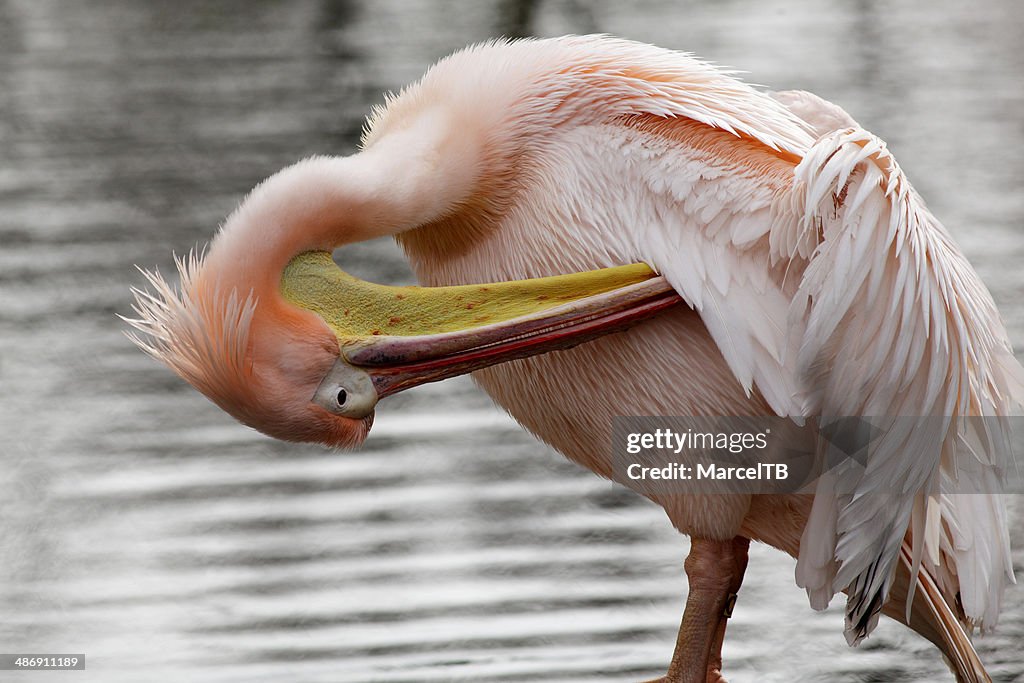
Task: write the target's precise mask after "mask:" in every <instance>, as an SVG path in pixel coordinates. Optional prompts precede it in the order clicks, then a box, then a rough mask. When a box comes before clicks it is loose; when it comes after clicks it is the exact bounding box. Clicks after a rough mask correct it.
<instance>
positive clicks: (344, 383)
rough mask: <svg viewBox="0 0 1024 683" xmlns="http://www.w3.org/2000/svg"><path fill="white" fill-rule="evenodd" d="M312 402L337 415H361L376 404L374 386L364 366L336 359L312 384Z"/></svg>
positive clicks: (360, 416)
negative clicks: (313, 384) (319, 379)
mask: <svg viewBox="0 0 1024 683" xmlns="http://www.w3.org/2000/svg"><path fill="white" fill-rule="evenodd" d="M313 403H315V404H316V405H318V406H320V407H321V408H323V409H324V410H326V411H327V412H329V413H334V414H335V415H340V416H341V417H351V418H357V419H359V418H364V417H366V416H367V415H369V414H370V413H372V412H373V407H374V406H375V405H377V390H376V389H375V388H374V386H373V380H372V379H371V378H370V375H368V374H367V373H366V372H365V371H364V370H361V369H359V368H355V367H352V366H351V365H349V364H348V363H346V362H345V361H344V360H341V359H338V360H337V361H335V363H334V365H333V366H331V369H330V370H329V371H328V372H327V374H326V375H324V378H323V379H322V380H321V381H320V386H318V387H317V388H316V393H314V394H313Z"/></svg>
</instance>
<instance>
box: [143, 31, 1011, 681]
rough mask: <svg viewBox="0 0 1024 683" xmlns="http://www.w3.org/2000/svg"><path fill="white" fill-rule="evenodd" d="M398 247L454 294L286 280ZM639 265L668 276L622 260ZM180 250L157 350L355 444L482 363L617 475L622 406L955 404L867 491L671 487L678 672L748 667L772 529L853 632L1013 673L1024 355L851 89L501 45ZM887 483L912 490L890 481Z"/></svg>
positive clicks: (777, 543)
mask: <svg viewBox="0 0 1024 683" xmlns="http://www.w3.org/2000/svg"><path fill="white" fill-rule="evenodd" d="M383 235H393V236H394V237H395V238H396V239H397V240H398V242H399V243H400V244H401V246H402V247H403V248H404V250H405V252H406V254H407V255H408V258H409V261H410V263H411V265H412V268H413V270H414V271H415V273H416V275H417V277H418V278H419V280H420V282H421V283H422V284H424V285H429V286H430V288H410V289H406V290H399V289H394V288H386V287H377V286H373V285H368V284H366V283H361V282H359V281H357V280H355V279H354V278H349V277H347V276H342V275H340V274H339V275H337V277H335V279H334V281H333V285H332V286H331V287H330V288H329V287H325V286H322V283H321V284H317V283H318V282H320V281H319V280H317V277H318V276H317V275H316V273H317V272H318V271H317V268H318V267H320V266H324V267H329V266H327V265H325V264H324V263H323V259H324V258H325V257H323V256H316V255H315V254H313V255H312V256H309V255H307V256H304V257H303V259H305V260H304V261H303V260H302V259H299V261H298V262H297V263H298V265H296V266H294V268H298V269H299V271H301V272H299V273H298V274H294V276H293V275H289V277H288V278H286V279H285V280H284V285H282V282H283V281H282V273H283V272H285V269H286V267H288V266H289V264H290V263H292V262H293V259H295V258H296V257H298V256H300V255H303V254H306V252H318V251H319V252H323V251H327V252H329V251H331V250H332V249H334V248H336V247H339V246H342V245H345V244H350V243H354V242H359V241H362V240H366V239H370V238H375V237H379V236H383ZM637 262H642V263H644V264H647V265H648V266H649V267H650V268H651V269H653V270H654V271H656V272H657V273H658V274H660V277H657V278H653V277H652V276H651V274H650V273H648V272H647V271H646V269H644V268H642V267H639V266H634V267H626V268H619V269H615V270H608V271H604V270H601V269H610V268H612V267H616V266H624V265H626V264H633V263H637ZM318 263H319V266H318V265H317V264H318ZM638 268H639V269H640V270H638ZM303 269H305V270H303ZM179 270H180V280H181V282H180V287H177V288H175V287H172V286H170V285H169V284H168V283H167V282H166V281H165V280H164V279H162V278H161V277H160V276H159V275H158V274H152V275H150V276H149V281H150V283H151V285H152V286H153V287H154V288H155V292H154V293H152V294H150V293H145V292H137V293H136V296H137V304H136V310H137V312H138V318H137V319H136V320H134V321H132V322H133V324H134V325H135V327H136V328H137V329H138V332H137V333H136V336H135V340H136V342H137V343H139V345H140V346H142V348H143V349H145V350H146V351H148V352H149V353H151V354H152V355H154V356H155V357H157V358H158V359H160V360H161V361H163V362H164V363H166V364H167V365H168V366H170V367H171V368H172V369H173V370H174V371H175V372H177V373H178V374H179V375H181V376H182V377H183V378H184V379H185V380H187V381H188V382H190V383H191V384H192V385H193V386H195V387H196V388H197V389H198V390H200V391H201V392H203V393H204V394H205V395H206V396H207V397H209V398H210V399H211V400H212V401H213V402H214V403H216V404H217V405H218V406H220V407H221V408H223V409H224V410H226V411H227V412H229V413H230V414H231V415H233V416H234V417H236V418H237V419H238V420H240V421H242V422H244V423H245V424H247V425H250V426H252V427H254V428H256V429H258V430H260V431H263V432H265V433H266V434H269V435H271V436H274V437H277V438H282V439H288V440H296V441H315V442H321V443H324V444H329V445H333V446H343V447H351V446H355V445H358V444H360V443H361V442H362V441H363V439H364V438H365V437H366V436H367V433H368V431H369V429H370V425H371V422H372V417H373V410H374V405H375V403H376V401H377V399H378V398H379V397H380V396H383V395H386V394H388V393H392V392H394V391H398V390H401V389H403V388H406V387H408V386H413V385H415V384H418V383H421V382H424V381H432V380H435V379H439V378H441V377H445V376H450V375H453V374H459V373H464V372H469V371H472V372H473V375H474V377H475V379H476V381H477V382H478V383H479V384H480V386H482V387H483V388H484V390H485V391H487V393H489V394H490V395H491V396H492V397H493V398H494V400H495V401H497V402H498V403H499V404H500V405H501V406H503V407H504V408H505V409H506V410H507V411H508V412H509V413H510V414H511V415H513V416H514V417H515V419H516V420H518V421H519V422H520V423H521V424H522V425H523V426H524V427H525V428H526V429H528V430H529V431H530V432H532V433H533V434H535V435H536V436H538V437H539V438H540V439H542V440H543V441H546V442H547V443H549V444H551V445H552V446H554V447H555V448H556V449H558V450H559V451H560V452H561V453H563V454H564V455H565V456H566V457H568V458H570V459H572V460H573V461H575V462H577V463H580V464H581V465H583V466H585V467H587V468H589V469H590V470H592V471H594V472H596V473H598V474H600V475H603V476H610V474H611V470H612V462H611V458H612V454H611V453H610V452H609V451H610V447H609V444H610V431H611V424H612V419H613V417H614V416H617V415H691V416H693V415H698V416H699V415H746V416H751V415H772V416H787V417H794V418H797V419H799V418H802V417H813V416H821V415H825V416H830V415H831V416H861V415H863V416H877V415H885V416H910V417H911V418H912V417H913V416H923V417H922V418H921V419H922V420H923V419H924V417H928V416H932V417H934V416H939V417H940V418H941V420H942V422H941V424H942V429H940V430H935V429H924V428H923V427H922V428H920V429H906V430H903V431H902V432H900V433H899V434H896V435H894V436H892V437H891V438H888V439H886V440H885V443H884V444H883V445H882V447H881V449H882V450H881V452H879V453H878V454H877V457H874V458H873V459H872V461H871V463H872V465H871V466H870V467H868V468H867V469H866V470H865V471H864V472H862V473H860V474H859V475H858V477H859V478H857V479H856V481H855V485H854V487H853V489H850V490H841V487H840V486H838V484H839V483H842V482H838V481H837V478H838V476H839V475H836V476H831V475H829V476H824V477H822V478H821V480H820V481H819V482H818V484H817V489H816V490H815V492H814V493H813V494H805V495H744V494H734V495H714V494H707V495H685V496H683V495H680V496H663V497H659V496H652V498H653V499H654V500H655V501H656V502H658V503H660V504H661V505H662V506H663V507H664V508H665V511H666V513H667V514H668V517H669V519H670V520H671V523H672V524H673V525H674V526H675V527H676V528H677V529H678V530H679V531H680V532H681V533H684V534H687V535H689V536H690V537H691V539H692V542H691V549H690V554H689V556H688V557H687V558H686V561H685V570H686V573H687V576H688V581H689V593H688V596H687V600H686V607H685V613H684V615H683V620H682V625H681V627H680V630H679V637H678V641H677V643H676V646H675V652H674V654H673V657H672V660H671V663H670V665H669V667H668V673H667V674H666V676H665V677H664V678H663V679H662V680H665V681H687V682H690V681H720V680H723V679H722V673H721V671H722V661H721V645H722V640H723V638H724V635H725V628H726V623H727V619H728V617H729V615H730V613H731V607H732V604H733V602H734V601H735V598H736V593H737V592H738V591H739V588H740V585H741V582H742V578H743V573H744V570H745V568H746V564H747V548H748V545H749V542H750V541H751V540H755V541H762V542H765V543H768V544H770V545H772V546H774V547H776V548H779V549H781V550H782V551H784V552H787V553H789V554H790V555H792V556H794V557H795V558H797V565H796V581H797V583H798V584H799V585H800V586H802V587H804V588H805V589H806V590H807V593H808V596H809V599H810V603H811V605H812V606H813V607H815V608H818V609H823V608H824V607H825V606H826V605H827V604H828V603H829V601H830V599H831V598H832V597H833V596H834V595H835V594H836V593H839V592H845V593H846V594H847V607H846V620H845V633H846V637H847V640H848V641H849V642H850V643H851V644H856V643H858V642H860V641H861V640H862V639H863V638H865V637H866V636H867V635H868V634H869V633H870V632H871V630H872V629H873V628H874V626H875V624H876V623H877V620H878V615H879V614H880V613H885V614H887V615H889V616H891V617H893V618H895V619H897V620H899V621H901V622H903V623H906V624H907V625H908V626H909V627H910V628H912V629H913V630H915V631H917V632H918V633H920V634H922V635H923V636H925V637H926V638H928V639H929V640H930V641H932V642H933V643H935V644H936V645H937V646H938V647H939V648H940V649H941V650H942V652H943V653H944V655H945V656H946V658H947V660H948V662H949V663H950V666H951V668H952V669H953V671H954V672H955V674H956V677H957V680H959V681H984V680H989V678H988V675H987V674H986V672H985V670H984V667H983V666H982V664H981V662H980V660H979V658H978V656H977V654H976V653H975V651H974V649H973V647H972V644H971V641H970V639H969V638H968V637H967V633H968V632H970V631H971V630H972V629H974V628H980V629H988V628H991V627H993V626H994V625H995V623H996V619H997V616H998V614H999V605H1000V599H1001V596H1002V593H1003V590H1004V587H1005V585H1006V584H1007V583H1008V582H1012V581H1013V574H1012V568H1011V561H1010V554H1009V540H1008V533H1007V520H1006V512H1005V509H1004V506H1003V501H1002V499H1001V496H1000V495H997V491H998V490H999V484H1000V476H1001V474H1000V473H1001V472H1002V468H1003V467H1004V466H1005V465H1006V461H1005V459H1006V457H1007V455H1006V453H1005V449H1004V448H1003V447H1002V445H1003V443H1004V439H1005V436H1006V435H1005V433H1004V432H1005V429H1006V427H1005V422H1001V421H999V420H1000V419H1001V418H1005V416H1007V415H1009V414H1010V413H1011V412H1012V411H1014V410H1017V407H1018V406H1019V402H1020V400H1021V398H1022V396H1024V391H1022V386H1024V384H1022V382H1021V376H1022V374H1021V373H1022V370H1021V367H1020V366H1019V364H1018V363H1017V361H1016V360H1015V359H1014V357H1013V355H1012V352H1011V349H1010V344H1009V342H1008V340H1007V333H1006V330H1005V328H1004V325H1003V323H1002V322H1001V320H1000V317H999V314H998V312H997V311H996V308H995V306H994V304H993V301H992V298H991V297H990V295H989V293H988V291H987V290H986V288H985V286H984V285H983V284H982V283H981V281H980V280H979V278H978V276H977V275H976V274H975V272H974V270H973V269H972V268H971V266H970V265H969V263H968V262H967V260H966V259H965V257H964V256H963V254H962V253H961V252H960V250H959V249H958V248H957V246H956V245H955V244H954V243H953V241H952V239H951V238H950V236H949V234H948V233H947V231H946V230H945V229H944V228H943V227H942V225H941V224H940V223H939V222H938V220H936V218H935V217H934V216H932V214H931V213H929V211H928V209H927V208H926V207H925V205H924V203H923V201H922V199H921V198H920V196H919V195H918V194H917V193H916V192H915V191H914V189H913V188H912V187H911V186H910V184H909V182H908V181H907V179H906V177H905V176H904V175H903V173H902V171H901V170H900V167H899V166H898V165H897V164H896V161H895V160H894V159H893V157H892V155H891V154H890V152H889V151H888V149H887V148H886V146H885V144H884V143H883V142H882V141H881V140H879V139H878V138H877V137H875V136H874V135H872V134H871V133H869V132H867V131H866V130H864V129H863V128H861V127H860V126H859V125H858V124H857V123H856V122H855V121H854V120H853V119H852V118H851V117H850V116H849V115H848V114H846V112H844V111H843V110H842V109H840V108H839V107H838V106H836V105H834V104H831V103H828V102H826V101H824V100H822V99H820V98H818V97H816V96H814V95H811V94H809V93H805V92H783V93H775V94H766V93H762V92H759V91H757V90H755V89H753V88H751V87H749V86H748V85H746V84H744V83H742V82H741V81H739V80H737V79H736V78H734V77H733V76H731V75H730V74H729V73H727V72H725V71H722V70H720V69H718V68H715V67H713V66H711V65H709V64H707V63H704V62H702V61H699V60H697V59H695V58H694V57H692V56H691V55H688V54H685V53H680V52H673V51H669V50H664V49H659V48H656V47H652V46H649V45H643V44H638V43H633V42H628V41H624V40H618V39H613V38H609V37H593V36H592V37H566V38H559V39H551V40H523V41H515V42H507V41H494V42H489V43H486V44H483V45H478V46H475V47H470V48H468V49H465V50H462V51H460V52H458V53H456V54H454V55H452V56H450V57H448V58H446V59H443V60H442V61H440V62H439V63H438V64H436V65H435V66H434V67H433V68H431V69H430V70H429V71H428V72H427V73H426V75H425V76H423V78H422V79H421V80H420V81H419V82H418V83H416V84H414V85H411V86H409V87H408V88H406V89H405V90H403V91H402V92H401V93H400V94H398V95H396V96H393V97H389V98H388V99H387V101H386V104H385V105H383V106H381V107H378V108H377V109H376V110H375V111H374V112H373V113H372V115H371V116H370V119H369V122H368V124H367V126H366V130H365V134H364V137H363V141H362V145H361V149H360V150H359V151H358V152H357V153H355V154H353V155H351V156H347V157H314V158H310V159H306V160H304V161H300V162H299V163H297V164H295V165H293V166H290V167H288V168H285V169H284V170H282V171H280V172H278V173H276V174H275V175H273V176H272V177H270V178H268V179H267V180H265V181H264V182H262V183H261V184H260V185H258V186H257V187H256V188H255V189H254V190H253V191H252V192H251V193H250V195H249V196H248V197H247V198H246V199H245V200H244V202H243V203H242V204H241V206H240V207H239V208H238V209H237V210H236V211H235V212H234V213H233V214H232V215H231V216H230V217H229V218H228V220H227V221H226V223H225V224H224V226H223V227H222V229H221V230H220V232H219V233H218V234H217V235H216V237H215V238H214V239H213V241H212V244H211V245H210V247H209V250H208V251H207V252H206V253H205V256H198V255H193V256H192V257H190V258H189V259H186V260H184V261H183V262H181V263H179ZM583 271H596V272H589V273H583ZM641 271H643V272H641ZM574 273H575V275H573V274H574ZM581 273H582V274H581ZM555 275H563V277H561V278H555V279H540V278H548V276H555ZM648 278H650V279H648ZM328 279H329V278H328ZM483 283H505V284H498V285H489V286H483ZM454 285H461V286H463V287H462V288H455V289H452V288H449V286H454ZM467 285H468V286H469V287H466V286H467ZM434 287H436V288H437V289H432V288H434ZM328 290H329V291H328ZM666 292H668V293H669V295H670V297H671V298H676V297H678V298H681V299H682V301H684V302H685V304H687V305H686V306H675V307H671V306H669V303H670V302H669V301H668V300H667V299H666ZM549 299H552V300H556V301H559V302H567V303H563V304H562V305H561V306H555V307H554V308H551V307H550V306H551V304H544V303H543V302H544V301H546V300H549ZM662 309H665V310H663V311H662V313H661V314H660V315H658V316H656V317H651V318H649V319H645V320H642V321H640V319H641V318H644V317H645V316H648V315H649V314H650V313H652V312H654V311H658V310H662ZM638 321H640V322H638ZM625 324H633V325H634V326H633V327H632V328H631V329H629V330H628V331H626V332H622V333H620V334H613V335H607V336H601V337H600V338H596V337H597V336H599V335H600V334H602V332H604V331H607V330H609V329H620V328H622V327H623V326H624V325H625ZM584 339H593V340H592V341H590V343H587V344H581V345H578V346H574V347H573V348H566V347H569V346H572V345H573V344H576V343H578V342H579V341H581V340H584ZM551 349H559V350H557V351H554V352H552V353H546V354H543V355H540V352H542V351H549V350H551ZM533 354H538V355H533ZM510 359H511V360H510ZM501 361H509V362H501ZM484 366H489V367H484ZM968 417H987V418H992V419H991V420H990V421H985V422H983V423H982V425H983V426H981V427H979V426H976V425H975V426H971V425H972V424H974V423H971V422H969V421H964V420H962V419H961V418H968ZM894 431H899V430H894ZM969 464H970V465H972V466H970V467H969V466H967V465H969ZM847 483H848V482H847ZM883 483H884V484H885V485H888V486H890V488H889V489H887V490H890V491H891V490H896V491H898V492H899V494H898V495H895V494H890V495H867V494H868V493H870V492H871V491H872V490H873V487H877V486H879V485H880V484H883ZM964 490H969V491H976V492H977V491H981V493H973V494H971V495H961V494H958V493H957V492H960V491H964ZM862 494H864V495H862Z"/></svg>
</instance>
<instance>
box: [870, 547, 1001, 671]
mask: <svg viewBox="0 0 1024 683" xmlns="http://www.w3.org/2000/svg"><path fill="white" fill-rule="evenodd" d="M915 575H916V578H915V579H912V577H914V576H915ZM912 581H913V583H912ZM908 597H909V598H910V605H909V608H907V604H906V603H907V599H908ZM883 611H884V612H885V613H886V614H888V615H889V616H890V617H892V618H894V619H897V620H898V621H901V622H903V623H904V624H906V625H907V626H909V627H910V628H911V629H913V630H914V631H916V632H917V633H919V634H920V635H922V636H924V637H925V638H927V639H928V640H930V641H931V642H932V643H934V644H935V646H936V647H938V648H939V649H940V650H941V651H942V654H943V655H945V657H946V663H947V664H948V665H949V667H950V669H952V671H953V673H954V675H956V680H957V683H992V679H991V677H989V675H988V672H987V671H985V666H984V664H982V663H981V659H980V658H979V657H978V653H977V651H976V650H975V649H974V645H973V644H972V643H971V639H970V637H969V636H968V635H967V632H966V631H965V630H964V627H963V625H962V620H963V619H964V617H963V615H962V613H960V611H959V610H958V609H955V608H954V606H951V605H950V604H949V602H947V600H946V598H945V597H944V596H943V593H942V590H941V589H940V588H939V585H938V583H937V582H936V579H935V577H933V576H932V575H931V573H930V572H929V570H928V569H927V568H926V567H924V566H919V567H918V568H917V571H916V573H915V572H914V559H913V551H912V549H911V546H910V544H909V542H904V543H903V545H902V547H901V548H900V562H899V564H898V566H897V570H896V577H895V581H894V582H893V586H892V590H891V591H890V594H889V602H888V603H887V604H886V606H885V608H884V610H883Z"/></svg>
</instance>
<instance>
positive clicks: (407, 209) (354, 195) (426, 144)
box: [204, 111, 479, 297]
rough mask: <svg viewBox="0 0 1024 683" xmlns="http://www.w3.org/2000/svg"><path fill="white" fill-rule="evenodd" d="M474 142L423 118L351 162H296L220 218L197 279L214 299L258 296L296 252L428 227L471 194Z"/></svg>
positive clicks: (436, 118) (433, 118)
mask: <svg viewBox="0 0 1024 683" xmlns="http://www.w3.org/2000/svg"><path fill="white" fill-rule="evenodd" d="M477 143H478V141H475V140H472V139H471V138H470V137H469V136H467V135H465V134H461V135H460V134H457V132H456V131H454V130H453V126H452V125H451V124H450V122H448V121H446V120H444V119H443V117H442V116H441V115H440V114H435V113H432V112H430V111H427V112H422V113H420V115H419V116H417V117H416V119H415V120H414V121H411V122H409V125H407V126H405V127H400V128H398V129H397V130H394V131H392V132H390V133H389V134H387V135H386V136H383V137H382V138H380V139H378V140H376V141H375V142H374V144H373V145H372V146H371V147H369V148H368V149H366V150H364V151H362V152H360V153H358V154H355V155H352V156H349V157H313V158H310V159H306V160H304V161H300V162H299V163H297V164H295V165H293V166H290V167H288V168H286V169H284V170H282V171H280V172H278V173H276V174H275V175H273V176H271V177H270V178H268V179H267V180H265V181H264V182H262V183H261V184H260V185H258V186H257V187H256V188H255V189H254V190H253V191H252V192H251V193H250V195H249V196H248V197H247V198H246V200H245V201H244V202H243V203H242V205H241V206H240V207H239V208H238V209H237V210H236V211H235V212H234V213H233V214H232V215H231V216H230V217H229V218H228V220H227V222H226V223H225V225H224V227H223V228H222V230H221V231H220V233H219V234H218V235H217V237H216V238H215V239H214V241H213V243H212V244H211V247H210V252H209V254H208V255H207V257H206V260H205V265H206V267H205V268H204V270H205V271H206V275H208V276H210V277H211V278H215V281H216V283H217V284H218V285H219V287H220V289H221V290H222V291H230V290H231V289H237V290H238V291H239V293H240V294H241V295H242V296H243V297H244V296H245V295H246V294H247V293H248V291H249V290H252V291H254V292H255V294H256V295H257V296H261V295H262V296H266V295H267V294H268V293H269V292H276V290H277V286H278V282H279V279H280V276H281V272H282V270H283V269H284V267H285V266H286V265H287V264H288V262H289V261H291V259H292V258H294V257H295V256H297V255H298V254H301V253H303V252H306V251H312V250H324V251H331V250H332V249H334V248H335V247H338V246H342V245H344V244H350V243H353V242H361V241H364V240H368V239H372V238H375V237H381V236H385V235H393V234H396V233H399V232H402V231H405V230H409V229H411V228H415V227H417V226H419V225H422V224H424V223H428V222H430V221H433V220H436V219H437V218H439V217H441V216H443V215H444V214H445V213H447V212H449V211H450V210H452V208H453V207H454V206H456V205H457V204H458V203H460V202H462V201H464V200H465V199H466V197H468V196H469V195H470V194H471V193H472V191H473V185H474V183H475V179H476V177H477V175H478V168H477V167H478V163H477V160H478V158H479V154H478V150H479V145H478V144H477Z"/></svg>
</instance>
